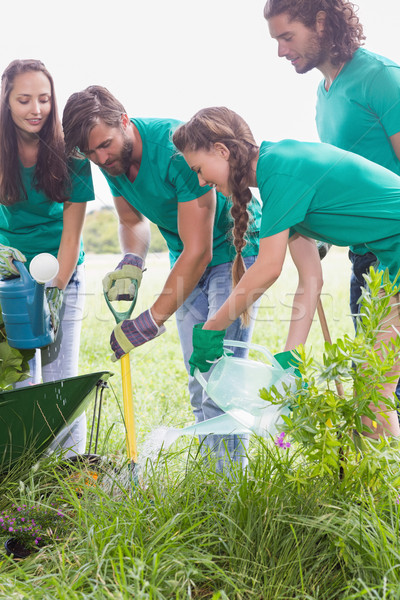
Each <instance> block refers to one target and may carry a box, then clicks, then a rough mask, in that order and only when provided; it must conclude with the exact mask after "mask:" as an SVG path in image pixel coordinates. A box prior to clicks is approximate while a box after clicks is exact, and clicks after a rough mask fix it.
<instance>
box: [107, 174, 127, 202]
mask: <svg viewBox="0 0 400 600" xmlns="http://www.w3.org/2000/svg"><path fill="white" fill-rule="evenodd" d="M107 183H108V187H109V188H110V191H111V195H112V197H113V198H118V197H119V196H122V195H123V194H122V192H121V190H119V189H118V188H117V187H116V186H115V185H114V184H113V183H112V182H111V181H110V180H109V179H108V178H107Z"/></svg>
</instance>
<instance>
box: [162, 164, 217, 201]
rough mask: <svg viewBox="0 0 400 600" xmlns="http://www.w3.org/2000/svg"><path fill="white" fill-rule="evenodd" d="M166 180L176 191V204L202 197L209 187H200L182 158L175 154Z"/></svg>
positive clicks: (195, 175) (194, 175)
mask: <svg viewBox="0 0 400 600" xmlns="http://www.w3.org/2000/svg"><path fill="white" fill-rule="evenodd" d="M168 180H169V182H170V183H171V185H172V186H173V187H174V188H175V190H176V196H177V200H178V202H189V201H190V200H195V199H196V198H200V197H201V196H204V194H206V193H207V192H208V191H210V189H211V188H210V187H209V186H208V185H205V186H204V187H202V186H200V184H199V179H198V177H197V174H196V173H195V172H194V171H192V170H191V168H190V167H189V165H188V164H187V162H186V161H185V159H184V158H183V156H181V155H180V154H175V155H174V156H173V157H172V158H171V161H170V164H169V169H168Z"/></svg>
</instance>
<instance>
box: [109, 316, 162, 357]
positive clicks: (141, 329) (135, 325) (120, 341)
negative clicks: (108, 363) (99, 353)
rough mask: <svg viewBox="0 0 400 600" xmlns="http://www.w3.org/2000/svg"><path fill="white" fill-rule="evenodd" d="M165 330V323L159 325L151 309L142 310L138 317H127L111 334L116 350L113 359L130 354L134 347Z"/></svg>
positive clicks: (113, 346)
mask: <svg viewBox="0 0 400 600" xmlns="http://www.w3.org/2000/svg"><path fill="white" fill-rule="evenodd" d="M164 331H165V327H164V325H161V326H160V327H159V326H158V325H157V323H156V322H155V321H154V319H153V315H152V314H151V312H150V309H148V310H145V311H144V312H142V314H141V315H139V316H138V317H136V319H125V320H124V321H122V322H121V323H118V325H116V327H114V331H113V332H112V334H111V337H110V344H111V349H112V350H113V352H114V355H113V356H112V357H111V360H112V361H116V360H118V359H119V358H121V356H123V355H124V354H128V352H130V351H131V350H132V348H136V347H137V346H141V345H142V344H145V343H146V342H149V341H150V340H152V339H153V338H155V337H157V336H158V335H161V334H162V333H164Z"/></svg>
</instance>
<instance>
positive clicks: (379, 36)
mask: <svg viewBox="0 0 400 600" xmlns="http://www.w3.org/2000/svg"><path fill="white" fill-rule="evenodd" d="M358 5H359V16H360V20H361V22H362V23H363V25H364V33H365V34H366V36H367V40H366V44H365V46H366V47H367V48H368V49H370V50H372V51H374V52H377V53H379V54H382V55H384V56H388V57H389V58H391V59H392V60H394V61H396V62H398V63H400V44H399V31H400V2H399V0H379V2H378V0H359V2H358ZM263 7H264V0H196V1H195V0H109V1H108V2H105V0H79V1H78V0H69V1H68V2H60V1H59V0H37V1H36V2H32V1H29V2H28V0H16V1H15V2H12V1H11V0H3V1H2V3H1V13H0V14H1V26H0V27H1V35H0V71H1V72H3V70H4V69H5V67H6V66H7V65H8V64H9V63H10V62H11V61H12V60H13V59H15V58H38V59H40V60H42V61H43V62H44V63H45V64H46V66H47V68H48V69H49V71H50V72H51V74H52V75H53V77H54V81H55V86H56V94H57V100H58V104H59V109H60V113H61V114H62V109H63V107H64V104H65V102H66V100H67V98H68V97H69V95H70V94H72V93H73V92H76V91H78V90H81V89H83V88H85V87H87V86H88V85H91V84H99V85H104V86H105V87H107V88H108V89H109V90H110V91H111V92H112V93H113V94H114V95H115V96H116V97H117V98H118V99H119V100H120V101H121V102H122V103H123V104H124V105H125V107H126V109H127V112H128V114H129V115H130V116H142V117H175V118H178V119H181V120H186V119H188V118H190V117H191V116H192V115H193V114H194V113H195V112H196V111H197V110H198V109H199V108H202V107H205V106H216V105H226V106H228V107H229V108H232V109H234V110H236V111H237V112H238V113H239V114H241V115H242V116H243V117H244V118H245V119H246V120H247V122H248V123H249V125H250V127H251V128H252V130H253V133H254V135H255V137H256V139H257V141H259V142H261V141H262V140H263V139H269V140H273V141H275V140H279V139H282V138H288V137H289V138H295V139H301V140H317V139H318V138H317V133H316V128H315V124H314V113H315V97H316V87H317V84H318V81H319V80H320V73H319V71H316V70H314V71H312V72H310V73H307V74H305V75H297V73H296V72H295V71H294V69H293V67H292V66H291V64H290V63H289V62H288V61H285V60H284V59H279V58H278V56H277V45H276V42H275V41H273V40H271V39H270V37H269V33H268V27H267V23H266V21H265V20H264V18H263ZM95 187H96V199H97V202H96V206H97V207H99V206H101V205H105V204H106V203H109V201H110V194H109V191H108V186H107V184H105V180H104V178H103V177H102V175H101V174H100V173H97V174H95Z"/></svg>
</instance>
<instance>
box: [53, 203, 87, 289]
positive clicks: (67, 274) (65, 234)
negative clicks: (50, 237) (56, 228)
mask: <svg viewBox="0 0 400 600" xmlns="http://www.w3.org/2000/svg"><path fill="white" fill-rule="evenodd" d="M85 212H86V202H64V212H63V231H62V235H61V242H60V247H59V249H58V254H57V259H58V262H59V265H60V269H59V271H58V275H57V276H56V277H55V278H54V279H53V281H52V283H51V286H53V287H58V288H59V289H60V290H64V289H65V288H66V286H67V284H68V282H69V280H70V279H71V276H72V273H73V272H74V270H75V268H76V265H77V262H78V257H79V249H80V242H81V233H82V228H83V223H84V220H85Z"/></svg>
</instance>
